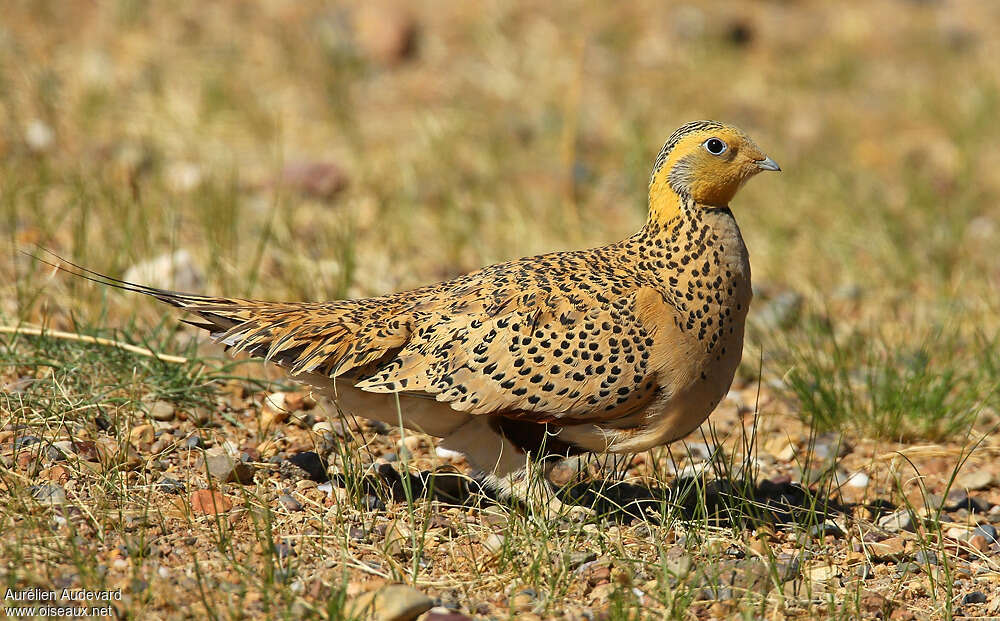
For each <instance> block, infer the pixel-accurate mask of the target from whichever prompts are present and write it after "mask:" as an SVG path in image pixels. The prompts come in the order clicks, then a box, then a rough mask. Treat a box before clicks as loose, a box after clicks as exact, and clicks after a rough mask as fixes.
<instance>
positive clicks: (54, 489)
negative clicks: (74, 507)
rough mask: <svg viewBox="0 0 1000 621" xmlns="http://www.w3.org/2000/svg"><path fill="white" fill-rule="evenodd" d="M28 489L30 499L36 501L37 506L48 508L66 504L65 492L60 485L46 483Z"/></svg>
mask: <svg viewBox="0 0 1000 621" xmlns="http://www.w3.org/2000/svg"><path fill="white" fill-rule="evenodd" d="M30 489H31V497H32V498H34V499H35V500H37V501H38V504H42V505H50V506H52V505H62V504H66V492H65V491H64V490H63V488H62V486H61V485H55V484H52V483H46V484H44V485H35V486H33V487H31V488H30Z"/></svg>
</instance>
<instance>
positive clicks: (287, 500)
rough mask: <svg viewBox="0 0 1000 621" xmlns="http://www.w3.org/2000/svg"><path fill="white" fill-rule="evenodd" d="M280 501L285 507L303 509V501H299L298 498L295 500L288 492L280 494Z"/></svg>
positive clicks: (293, 509) (290, 509) (292, 509)
mask: <svg viewBox="0 0 1000 621" xmlns="http://www.w3.org/2000/svg"><path fill="white" fill-rule="evenodd" d="M278 502H280V503H281V506H283V507H284V508H285V509H287V510H289V511H301V510H302V503H301V502H299V501H298V500H295V499H294V498H292V497H291V496H289V495H288V494H281V495H280V496H278Z"/></svg>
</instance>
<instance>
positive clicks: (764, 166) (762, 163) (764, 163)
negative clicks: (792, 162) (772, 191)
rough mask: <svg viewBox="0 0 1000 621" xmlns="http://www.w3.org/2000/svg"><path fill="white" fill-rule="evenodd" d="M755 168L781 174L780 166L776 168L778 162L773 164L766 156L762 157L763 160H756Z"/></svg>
mask: <svg viewBox="0 0 1000 621" xmlns="http://www.w3.org/2000/svg"><path fill="white" fill-rule="evenodd" d="M757 168H759V169H761V170H773V171H775V172H781V166H778V162H775V161H774V160H772V159H771V158H769V157H767V156H766V155H765V156H764V159H762V160H757Z"/></svg>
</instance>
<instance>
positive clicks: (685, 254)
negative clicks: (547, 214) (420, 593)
mask: <svg viewBox="0 0 1000 621" xmlns="http://www.w3.org/2000/svg"><path fill="white" fill-rule="evenodd" d="M780 170H781V169H780V167H779V166H778V164H777V163H776V162H775V161H774V160H773V159H771V158H770V157H768V156H767V155H766V154H765V153H764V152H763V151H761V149H760V147H758V146H757V144H756V143H755V142H754V141H753V140H752V139H751V138H750V137H749V136H748V135H747V134H746V133H745V132H743V131H742V130H740V129H739V128H737V127H735V126H733V125H730V124H726V123H722V122H718V121H706V120H703V121H693V122H690V123H686V124H685V125H682V126H681V127H680V128H678V129H677V130H676V131H674V132H673V133H672V134H671V135H670V136H669V138H668V139H667V141H666V142H665V144H664V145H663V147H662V149H660V151H659V153H658V155H657V157H656V160H655V163H654V165H653V170H652V173H651V175H650V180H649V188H648V189H649V193H648V216H647V219H646V221H645V223H644V224H643V225H642V227H641V228H640V229H639V231H638V232H636V233H635V234H633V235H631V236H629V237H628V238H626V239H624V240H621V241H617V242H614V243H610V244H608V245H604V246H600V247H596V248H590V249H583V250H572V251H563V252H554V253H549V254H541V255H537V256H531V257H526V258H521V259H516V260H511V261H507V262H503V263H499V264H496V265H491V266H488V267H484V268H481V269H479V270H476V271H473V272H471V273H468V274H465V275H463V276H458V277H456V278H453V279H451V280H447V281H444V282H440V283H437V284H432V285H428V286H423V287H419V288H417V289H413V290H410V291H403V292H398V293H391V294H387V295H381V296H377V297H369V298H364V299H342V300H336V301H331V302H268V301H261V300H252V299H241V298H229V297H214V296H207V295H198V294H191V293H181V292H174V291H168V290H164V289H159V288H154V287H148V286H144V285H140V284H136V283H132V282H128V281H124V280H119V279H115V278H111V277H108V276H105V275H103V274H100V273H99V272H94V271H91V270H88V269H86V268H82V267H80V266H77V265H75V264H72V263H70V265H72V266H73V267H72V268H65V267H64V269H70V271H73V272H74V273H76V274H77V275H80V276H83V277H85V278H90V279H92V280H96V281H98V282H101V283H103V284H106V285H111V286H115V287H118V288H122V289H126V290H128V291H133V292H137V293H141V294H145V295H148V296H151V297H153V298H156V299H157V300H160V301H161V302H165V303H167V304H170V305H173V306H175V307H178V308H180V309H182V310H183V311H186V313H187V314H188V315H189V317H188V318H186V319H185V322H186V323H189V324H191V325H194V326H196V327H198V328H202V329H205V330H207V331H208V332H209V333H210V335H211V337H212V338H213V339H214V340H215V341H217V342H220V343H222V344H224V345H225V346H227V347H228V348H231V349H232V350H235V351H246V352H248V353H249V354H251V355H252V356H256V357H259V358H263V359H264V360H265V361H268V362H271V363H275V364H277V365H280V366H282V367H284V368H285V369H286V370H287V372H288V375H289V376H290V377H291V378H292V379H295V380H298V381H300V382H303V383H305V384H307V385H308V386H310V387H311V389H312V390H313V392H314V393H318V394H320V395H322V396H325V397H329V398H330V399H332V400H333V401H334V403H335V404H336V406H337V407H338V408H340V409H341V410H342V411H344V412H349V413H353V414H355V415H357V416H360V417H364V418H368V419H374V420H378V421H382V422H384V423H388V424H389V425H393V426H395V425H397V424H401V425H402V426H403V427H405V428H406V429H409V430H411V431H415V432H420V433H425V434H429V435H431V436H435V437H437V438H440V439H441V441H440V446H441V448H444V449H449V450H452V451H457V452H459V453H462V454H464V455H465V457H466V459H467V461H468V462H469V464H470V466H472V467H473V468H475V469H477V470H479V471H480V472H481V473H482V476H483V477H484V479H485V481H486V483H487V485H488V486H491V487H492V488H493V489H494V490H495V491H496V492H497V493H498V494H499V495H500V496H501V497H504V498H507V499H511V500H513V501H516V502H521V503H526V504H529V505H531V504H532V503H541V504H543V505H547V506H550V507H557V508H558V507H559V506H562V503H561V501H559V499H558V498H557V497H556V495H555V494H554V492H553V490H552V489H551V486H548V485H544V484H543V485H537V484H535V485H533V484H531V477H530V476H528V473H529V471H530V469H531V468H532V464H542V469H543V474H544V473H546V472H548V470H547V469H549V468H551V464H553V463H555V461H556V458H563V457H567V456H574V455H581V454H585V453H636V452H640V451H645V450H648V449H651V448H654V447H658V446H663V445H667V444H670V443H671V442H673V441H675V440H678V439H681V438H683V437H684V436H686V435H687V434H689V433H690V432H692V431H693V430H695V429H696V428H697V427H698V426H699V425H701V423H702V422H703V421H705V420H706V419H707V418H708V416H709V415H710V414H711V413H712V411H713V410H714V409H715V407H716V406H717V405H718V404H719V402H720V401H721V400H722V398H723V396H724V395H725V394H726V393H727V392H728V390H729V388H730V386H731V384H732V381H733V378H734V376H735V373H736V369H737V366H738V365H739V363H740V359H741V356H742V352H743V335H744V326H745V323H746V318H747V313H748V310H749V307H750V303H751V298H752V292H751V284H750V262H749V256H748V251H747V247H746V244H745V243H744V240H743V237H742V234H741V232H740V228H739V226H738V225H737V222H736V219H735V217H734V215H733V213H732V211H731V209H730V206H729V203H730V201H731V200H732V199H733V197H734V195H735V194H736V193H737V191H738V190H739V189H740V188H741V187H742V186H743V184H744V183H746V182H747V180H749V179H750V178H751V177H753V176H755V175H756V174H757V173H759V172H762V171H780Z"/></svg>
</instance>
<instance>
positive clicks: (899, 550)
mask: <svg viewBox="0 0 1000 621" xmlns="http://www.w3.org/2000/svg"><path fill="white" fill-rule="evenodd" d="M866 545H867V546H868V549H869V550H871V552H872V554H873V555H874V556H875V557H876V558H878V559H881V560H899V559H901V558H903V557H904V555H905V554H906V548H907V540H906V538H905V537H890V538H888V539H885V540H883V541H879V542H877V543H869V544H866Z"/></svg>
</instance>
